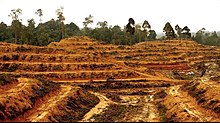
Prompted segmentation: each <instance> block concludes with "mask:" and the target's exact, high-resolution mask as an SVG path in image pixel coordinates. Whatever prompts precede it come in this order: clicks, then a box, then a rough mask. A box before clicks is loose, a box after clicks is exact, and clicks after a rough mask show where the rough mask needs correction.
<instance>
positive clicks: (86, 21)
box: [83, 14, 93, 28]
mask: <svg viewBox="0 0 220 123" xmlns="http://www.w3.org/2000/svg"><path fill="white" fill-rule="evenodd" d="M92 18H93V16H92V15H91V14H90V15H89V16H88V17H86V18H85V21H84V22H83V25H84V27H85V28H87V27H88V25H89V24H92V23H93V19H92Z"/></svg>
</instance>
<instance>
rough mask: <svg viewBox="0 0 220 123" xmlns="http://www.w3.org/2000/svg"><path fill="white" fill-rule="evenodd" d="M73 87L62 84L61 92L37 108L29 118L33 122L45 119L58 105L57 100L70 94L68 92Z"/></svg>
mask: <svg viewBox="0 0 220 123" xmlns="http://www.w3.org/2000/svg"><path fill="white" fill-rule="evenodd" d="M71 89H72V88H71V86H65V85H62V86H61V91H60V92H59V94H58V95H57V96H53V97H52V98H50V99H49V100H47V102H45V103H44V104H43V105H41V106H40V107H39V108H37V110H36V111H35V113H34V114H32V115H31V116H29V117H28V118H27V120H28V121H31V122H39V121H42V119H44V118H45V117H46V116H47V115H48V114H50V111H51V110H52V108H53V107H55V106H56V105H57V102H58V101H61V100H62V99H63V98H64V97H66V96H67V95H68V93H70V91H71Z"/></svg>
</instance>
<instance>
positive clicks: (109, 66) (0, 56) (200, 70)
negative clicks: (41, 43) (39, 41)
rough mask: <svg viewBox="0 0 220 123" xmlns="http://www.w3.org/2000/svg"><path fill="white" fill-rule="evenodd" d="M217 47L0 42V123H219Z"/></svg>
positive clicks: (219, 60)
mask: <svg viewBox="0 0 220 123" xmlns="http://www.w3.org/2000/svg"><path fill="white" fill-rule="evenodd" d="M219 66H220V48H219V47H213V46H204V45H200V44H197V43H196V42H194V41H190V40H164V41H152V42H142V43H139V44H136V45H133V46H117V45H110V44H103V43H99V42H98V41H95V40H93V39H89V38H88V37H72V38H67V39H63V40H61V41H60V42H53V43H51V44H49V45H48V46H45V47H37V46H29V45H15V44H9V43H0V122H8V121H33V122H41V121H46V122H68V121H79V122H86V121H90V122H97V121H98V122H111V121H112V122H113V121H118V122H123V121H125V122H126V121H133V122H141V121H144V122H151V121H153V122H164V121H175V122H184V121H192V122H198V121H200V122H201V121H202V122H204V121H210V122H213V121H215V122H216V121H218V122H219V121H220V118H219V117H220V67H219Z"/></svg>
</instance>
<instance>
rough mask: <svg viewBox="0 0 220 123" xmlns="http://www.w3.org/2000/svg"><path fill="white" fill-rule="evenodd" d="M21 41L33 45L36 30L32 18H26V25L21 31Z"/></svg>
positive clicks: (35, 39)
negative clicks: (22, 35)
mask: <svg viewBox="0 0 220 123" xmlns="http://www.w3.org/2000/svg"><path fill="white" fill-rule="evenodd" d="M23 34H24V37H23V43H25V44H31V45H35V44H36V41H37V37H36V30H35V21H34V19H29V20H28V26H27V27H25V28H24V31H23Z"/></svg>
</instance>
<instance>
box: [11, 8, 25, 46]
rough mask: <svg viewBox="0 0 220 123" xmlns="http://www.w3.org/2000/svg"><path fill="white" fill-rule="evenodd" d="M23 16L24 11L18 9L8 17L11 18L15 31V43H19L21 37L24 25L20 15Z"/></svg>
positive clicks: (13, 10) (12, 11)
mask: <svg viewBox="0 0 220 123" xmlns="http://www.w3.org/2000/svg"><path fill="white" fill-rule="evenodd" d="M21 14H22V10H21V9H20V8H18V9H12V10H11V13H10V14H9V15H8V16H9V17H11V18H12V24H11V27H12V29H13V31H14V37H15V43H17V42H18V40H19V37H20V36H21V31H22V24H21V22H20V19H19V15H21Z"/></svg>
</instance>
